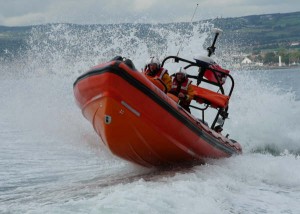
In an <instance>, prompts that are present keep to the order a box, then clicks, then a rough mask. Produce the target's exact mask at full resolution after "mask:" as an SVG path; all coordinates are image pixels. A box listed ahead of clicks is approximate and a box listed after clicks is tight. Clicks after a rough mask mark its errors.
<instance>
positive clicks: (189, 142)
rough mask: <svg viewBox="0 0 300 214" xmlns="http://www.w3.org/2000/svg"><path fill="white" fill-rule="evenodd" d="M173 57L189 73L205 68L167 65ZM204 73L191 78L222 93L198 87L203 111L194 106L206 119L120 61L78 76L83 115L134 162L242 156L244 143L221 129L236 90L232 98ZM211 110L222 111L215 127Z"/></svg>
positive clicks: (189, 63) (197, 97) (117, 151)
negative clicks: (208, 112) (208, 121)
mask: <svg viewBox="0 0 300 214" xmlns="http://www.w3.org/2000/svg"><path fill="white" fill-rule="evenodd" d="M168 59H175V61H177V62H178V61H183V62H185V63H187V66H186V67H185V68H186V69H189V68H190V67H194V66H197V67H199V68H200V64H199V63H198V62H197V60H196V61H188V60H186V59H182V58H179V57H177V56H169V57H167V58H166V59H165V60H164V61H163V63H165V61H166V60H168ZM202 67H203V65H202ZM199 70H201V69H199ZM202 71H203V72H205V69H202ZM203 72H202V74H201V72H200V71H199V75H197V76H192V75H189V77H190V78H193V77H194V78H196V79H197V83H199V82H201V81H206V82H207V83H211V84H214V85H217V86H219V87H220V89H221V90H219V91H220V92H214V91H211V90H209V89H204V88H200V87H198V86H196V85H195V86H194V89H195V98H194V99H195V102H196V103H199V105H201V106H202V107H197V106H191V107H194V108H195V109H199V110H200V111H202V116H203V117H202V118H200V119H199V118H196V117H195V116H193V115H192V114H190V113H188V112H187V111H185V110H184V109H183V108H182V107H181V106H180V105H179V104H177V102H175V101H174V100H176V97H175V98H174V96H172V95H168V94H166V93H165V92H164V91H163V90H162V89H163V87H162V86H160V83H159V81H158V82H157V81H155V80H153V81H150V80H149V79H148V78H147V77H145V76H144V74H143V73H141V72H139V71H138V70H136V69H135V67H134V65H133V63H132V62H131V61H130V60H128V59H127V60H125V61H124V60H122V58H120V57H118V58H116V59H114V60H112V61H110V62H107V63H104V64H100V65H98V66H95V67H93V68H92V69H91V70H89V71H88V72H86V73H85V74H83V75H81V76H80V77H78V79H77V80H76V81H75V83H74V95H75V99H76V103H77V105H78V106H79V108H80V109H81V110H82V114H83V115H84V117H85V118H86V119H87V120H89V121H90V123H91V124H92V125H93V128H94V130H95V131H96V133H97V134H98V135H99V136H100V138H101V139H102V142H103V143H104V144H105V145H106V146H107V148H108V149H109V150H110V151H111V152H112V153H113V154H115V155H116V156H118V157H120V158H123V159H125V160H128V161H131V162H133V163H136V164H139V165H142V166H146V167H152V166H162V165H170V164H174V163H183V162H191V161H200V162H204V160H205V158H225V157H229V156H231V155H234V154H240V153H241V152H242V149H241V146H240V144H239V143H237V142H236V141H234V140H231V139H229V138H227V137H225V136H223V135H222V134H221V133H218V132H216V131H215V127H217V123H218V120H219V118H220V117H221V118H222V119H223V124H224V120H225V119H226V118H227V116H228V113H227V110H228V102H229V98H230V95H231V92H232V89H231V90H230V93H229V94H228V95H225V94H223V93H221V92H223V91H224V90H223V88H222V84H218V83H215V82H210V81H209V80H206V79H205V77H204V74H203ZM213 72H214V71H213ZM216 72H219V71H216ZM226 76H227V77H230V78H232V77H231V76H230V75H229V74H226ZM232 88H233V87H232ZM200 103H201V104H200ZM208 108H213V109H215V110H217V115H216V117H215V119H214V120H213V121H212V123H211V125H210V126H208V124H206V122H205V120H204V119H205V118H204V113H205V111H206V110H207V109H208ZM223 124H221V125H222V126H223Z"/></svg>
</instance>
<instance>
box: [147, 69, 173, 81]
mask: <svg viewBox="0 0 300 214" xmlns="http://www.w3.org/2000/svg"><path fill="white" fill-rule="evenodd" d="M151 72H152V71H150V69H149V68H148V67H147V68H146V70H145V71H144V73H145V74H146V75H148V76H152V77H154V78H155V77H156V78H159V79H161V80H162V77H163V76H164V74H165V73H166V72H168V70H167V69H164V68H160V69H158V71H156V72H155V74H154V75H151Z"/></svg>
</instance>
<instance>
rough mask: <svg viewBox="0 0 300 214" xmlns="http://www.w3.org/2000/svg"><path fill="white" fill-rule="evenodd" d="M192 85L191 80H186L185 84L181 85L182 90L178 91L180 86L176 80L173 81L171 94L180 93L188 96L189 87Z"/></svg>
mask: <svg viewBox="0 0 300 214" xmlns="http://www.w3.org/2000/svg"><path fill="white" fill-rule="evenodd" d="M191 83H192V81H191V80H189V79H188V78H185V80H184V82H182V83H181V87H180V90H179V91H178V89H177V88H178V85H179V84H180V83H179V82H178V81H177V79H176V78H174V79H173V82H172V88H171V93H172V92H173V93H174V94H176V95H178V94H179V93H180V92H181V93H183V94H186V95H187V94H188V87H189V85H190V84H191Z"/></svg>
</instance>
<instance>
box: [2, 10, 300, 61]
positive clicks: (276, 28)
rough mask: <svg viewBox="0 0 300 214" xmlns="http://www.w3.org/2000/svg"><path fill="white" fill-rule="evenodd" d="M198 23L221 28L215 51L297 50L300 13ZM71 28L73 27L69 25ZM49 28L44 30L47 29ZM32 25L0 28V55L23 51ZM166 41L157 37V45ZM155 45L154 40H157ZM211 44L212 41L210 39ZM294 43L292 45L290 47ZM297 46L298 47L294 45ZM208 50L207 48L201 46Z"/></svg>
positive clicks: (147, 28)
mask: <svg viewBox="0 0 300 214" xmlns="http://www.w3.org/2000/svg"><path fill="white" fill-rule="evenodd" d="M201 22H208V23H212V24H213V25H214V26H215V27H218V28H221V29H222V30H223V31H224V33H223V35H222V38H224V39H221V40H219V41H218V48H220V49H221V50H224V49H225V48H223V47H222V46H225V47H226V46H228V45H235V46H238V49H239V50H240V51H241V52H242V51H245V52H259V51H270V50H278V49H280V48H281V49H282V48H285V49H287V48H296V49H300V46H299V43H300V12H294V13H284V14H280V13H278V14H268V15H252V16H244V17H238V18H218V19H214V20H205V21H201ZM70 25H72V24H70ZM132 25H134V24H120V25H97V26H98V27H99V26H100V27H101V28H103V29H104V28H105V27H115V26H121V27H120V28H122V29H124V30H126V29H128V28H130V27H131V26H132ZM47 26H48V25H44V26H43V27H44V28H45V29H46V28H47ZM161 26H162V27H164V28H170V29H175V28H176V29H178V30H179V31H181V32H184V33H186V32H187V31H189V30H191V28H190V23H172V24H161ZM72 27H74V28H76V29H81V30H85V27H87V26H85V25H72ZM135 28H136V29H138V30H137V33H136V36H137V37H151V36H152V37H154V36H155V37H156V38H157V37H159V35H156V34H155V32H153V31H151V25H150V24H138V26H137V25H135ZM31 29H32V26H26V27H5V26H0V56H1V55H3V53H5V52H11V53H17V52H18V51H17V50H20V49H25V48H26V43H25V41H26V39H27V37H28V35H29V33H30V31H31ZM153 35H154V36H153ZM164 40H165V38H163V37H160V38H159V39H158V41H159V42H162V43H163V42H164ZM156 42H157V41H156ZM210 42H211V40H210ZM291 44H293V46H291ZM297 44H298V45H297ZM204 46H205V47H207V45H204Z"/></svg>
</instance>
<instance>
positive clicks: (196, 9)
mask: <svg viewBox="0 0 300 214" xmlns="http://www.w3.org/2000/svg"><path fill="white" fill-rule="evenodd" d="M197 4H198V6H197ZM0 5H1V6H0V25H4V26H26V25H38V24H46V23H74V24H111V23H128V22H130V23H169V22H189V21H199V20H205V19H211V18H218V17H222V18H226V17H240V16H247V15H260V14H272V13H289V12H297V11H300V0H0ZM193 15H194V16H193Z"/></svg>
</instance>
